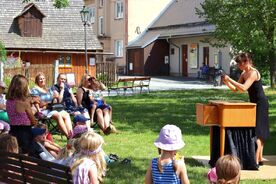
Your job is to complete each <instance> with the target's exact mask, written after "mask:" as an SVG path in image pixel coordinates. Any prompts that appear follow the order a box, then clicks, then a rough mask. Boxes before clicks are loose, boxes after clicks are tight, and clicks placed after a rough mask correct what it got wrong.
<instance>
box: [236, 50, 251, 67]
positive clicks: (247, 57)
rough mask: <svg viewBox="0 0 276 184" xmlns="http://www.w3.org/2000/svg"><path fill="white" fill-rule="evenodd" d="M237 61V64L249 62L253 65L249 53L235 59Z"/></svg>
mask: <svg viewBox="0 0 276 184" xmlns="http://www.w3.org/2000/svg"><path fill="white" fill-rule="evenodd" d="M235 61H236V62H237V63H244V62H246V61H248V62H249V63H250V64H252V57H251V54H250V53H249V52H242V53H239V54H238V55H237V56H236V57H235Z"/></svg>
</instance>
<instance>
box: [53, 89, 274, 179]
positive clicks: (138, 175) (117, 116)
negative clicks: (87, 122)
mask: <svg viewBox="0 0 276 184" xmlns="http://www.w3.org/2000/svg"><path fill="white" fill-rule="evenodd" d="M266 95H267V96H268V98H269V103H270V107H269V109H270V111H269V113H270V114H269V115H270V122H271V123H270V132H271V136H270V137H269V139H268V140H266V142H265V147H264V148H265V150H264V154H265V155H275V154H276V148H275V146H274V145H275V142H276V123H275V122H276V91H275V90H271V89H269V90H267V91H266ZM105 98H106V101H107V103H108V104H111V105H112V109H113V110H112V111H113V122H114V125H115V126H116V128H117V129H118V131H119V133H118V134H110V135H108V136H105V135H103V134H102V133H101V132H100V130H99V128H95V131H96V132H100V133H101V135H102V136H103V137H104V140H105V144H104V151H105V152H106V154H110V153H116V154H117V155H118V156H119V157H120V159H119V162H115V163H112V164H111V165H110V166H109V169H108V171H107V173H106V174H107V175H106V177H105V178H104V183H105V184H114V183H120V184H132V183H133V184H136V183H143V181H144V177H145V173H146V169H147V167H148V165H149V163H150V160H151V159H152V158H154V157H158V153H157V149H156V147H155V146H154V145H153V142H154V141H155V139H156V138H157V136H158V134H159V131H160V129H161V128H162V126H164V125H165V124H167V123H171V124H175V125H177V126H179V127H180V128H181V130H182V133H183V138H184V141H185V143H186V145H185V147H184V148H183V149H182V150H180V154H181V155H184V156H185V163H186V165H187V169H188V176H189V179H190V182H191V183H195V184H204V183H208V181H207V176H206V175H207V172H208V169H209V168H208V167H205V166H203V165H201V164H200V163H198V162H197V161H196V160H194V159H193V158H192V156H194V155H205V156H207V155H209V154H210V153H209V150H210V149H209V140H210V137H209V127H202V126H199V125H198V124H196V115H195V104H196V103H208V101H209V100H244V101H248V95H247V93H232V92H231V91H230V90H207V89H205V90H179V91H163V92H151V93H150V94H137V95H133V96H112V97H105ZM54 138H55V140H60V136H59V135H55V136H54ZM60 145H63V146H64V145H66V139H65V138H64V139H63V140H62V142H60ZM124 158H130V159H131V160H132V162H131V164H130V165H124V164H121V163H120V161H121V160H123V159H124ZM250 183H254V184H265V183H266V184H269V183H270V184H272V183H276V180H275V179H274V180H242V181H241V184H250Z"/></svg>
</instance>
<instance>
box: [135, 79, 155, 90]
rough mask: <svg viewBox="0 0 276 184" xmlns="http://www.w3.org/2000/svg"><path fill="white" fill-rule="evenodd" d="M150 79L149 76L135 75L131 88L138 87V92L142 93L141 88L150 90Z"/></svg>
mask: <svg viewBox="0 0 276 184" xmlns="http://www.w3.org/2000/svg"><path fill="white" fill-rule="evenodd" d="M150 79H151V77H148V76H146V77H135V80H134V83H133V88H140V93H142V91H143V88H147V91H148V92H150V88H149V85H150Z"/></svg>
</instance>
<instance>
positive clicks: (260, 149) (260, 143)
mask: <svg viewBox="0 0 276 184" xmlns="http://www.w3.org/2000/svg"><path fill="white" fill-rule="evenodd" d="M262 152H263V141H262V140H261V139H259V138H257V150H256V163H257V164H259V162H260V161H262Z"/></svg>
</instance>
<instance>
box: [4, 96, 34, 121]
mask: <svg viewBox="0 0 276 184" xmlns="http://www.w3.org/2000/svg"><path fill="white" fill-rule="evenodd" d="M15 107H16V100H7V104H6V110H7V113H8V115H9V119H10V125H24V126H30V125H31V121H30V119H29V117H28V115H27V113H26V112H17V111H16V108H15Z"/></svg>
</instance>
